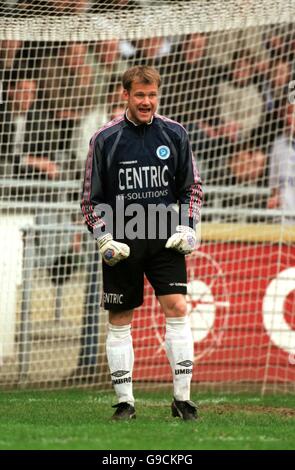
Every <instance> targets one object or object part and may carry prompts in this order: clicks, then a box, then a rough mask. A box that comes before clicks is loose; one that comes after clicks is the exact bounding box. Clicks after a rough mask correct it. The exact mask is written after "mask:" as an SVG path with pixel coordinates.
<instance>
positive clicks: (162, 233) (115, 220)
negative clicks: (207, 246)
mask: <svg viewBox="0 0 295 470" xmlns="http://www.w3.org/2000/svg"><path fill="white" fill-rule="evenodd" d="M95 214H96V215H97V216H98V217H99V218H100V222H98V223H97V224H96V226H95V228H94V230H93V235H94V237H95V238H100V237H102V236H103V235H105V233H106V230H107V232H110V233H112V234H113V236H114V238H115V239H116V240H124V239H128V240H134V239H136V238H137V239H142V240H144V239H148V240H155V239H158V240H159V239H160V240H165V239H167V238H168V237H169V236H170V235H171V234H173V233H174V232H175V231H176V227H177V226H178V225H184V226H186V227H188V226H189V225H190V220H191V217H190V214H191V208H190V206H189V204H182V205H181V206H180V210H178V208H177V206H176V205H175V204H170V205H168V206H165V205H164V204H147V205H146V206H143V205H142V204H137V203H132V204H128V205H125V204H124V199H117V200H116V205H115V207H114V208H113V207H112V206H110V205H109V204H98V205H97V206H96V207H95ZM200 234H201V225H200V221H199V222H198V224H197V231H196V238H197V242H200V239H201V236H200Z"/></svg>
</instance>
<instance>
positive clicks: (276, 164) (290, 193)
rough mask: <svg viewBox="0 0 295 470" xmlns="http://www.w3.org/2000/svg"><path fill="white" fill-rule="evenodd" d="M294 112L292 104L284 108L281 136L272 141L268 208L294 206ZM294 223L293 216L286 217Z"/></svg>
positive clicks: (283, 208) (291, 207) (288, 207)
mask: <svg viewBox="0 0 295 470" xmlns="http://www.w3.org/2000/svg"><path fill="white" fill-rule="evenodd" d="M294 137H295V113H294V106H293V105H290V104H289V105H287V106H286V108H285V128H284V132H283V133H282V135H281V136H279V137H277V138H276V139H275V141H274V144H273V148H272V151H271V154H270V176H269V186H270V189H271V196H270V197H269V199H268V202H267V207H268V208H269V209H278V208H279V209H282V211H285V210H291V211H294V208H295V150H294ZM285 220H287V221H288V222H289V223H294V221H295V217H294V216H293V217H288V216H287V217H286V218H285Z"/></svg>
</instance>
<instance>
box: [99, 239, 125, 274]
mask: <svg viewBox="0 0 295 470" xmlns="http://www.w3.org/2000/svg"><path fill="white" fill-rule="evenodd" d="M97 244H98V248H99V252H100V254H101V256H102V258H103V260H104V261H105V262H106V264H108V265H109V266H115V264H117V263H118V262H119V261H121V260H123V259H125V258H128V256H129V255H130V248H129V246H128V245H126V243H120V242H116V241H115V240H114V239H113V237H112V235H111V234H110V233H108V234H106V235H104V236H103V237H101V238H99V239H98V240H97Z"/></svg>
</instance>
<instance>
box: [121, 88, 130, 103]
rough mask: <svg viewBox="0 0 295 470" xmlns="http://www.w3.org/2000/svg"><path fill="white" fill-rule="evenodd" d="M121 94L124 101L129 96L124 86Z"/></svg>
mask: <svg viewBox="0 0 295 470" xmlns="http://www.w3.org/2000/svg"><path fill="white" fill-rule="evenodd" d="M122 96H123V99H124V100H125V101H127V100H128V98H129V91H128V90H125V88H124V89H123V92H122Z"/></svg>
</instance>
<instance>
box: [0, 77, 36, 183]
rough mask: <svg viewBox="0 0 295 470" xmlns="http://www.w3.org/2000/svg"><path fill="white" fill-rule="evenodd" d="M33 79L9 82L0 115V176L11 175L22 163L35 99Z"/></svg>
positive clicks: (13, 174) (34, 82) (16, 171)
mask: <svg viewBox="0 0 295 470" xmlns="http://www.w3.org/2000/svg"><path fill="white" fill-rule="evenodd" d="M36 95H37V84H36V81H35V80H32V79H28V78H24V79H21V80H17V81H14V82H11V83H10V86H9V88H8V91H7V99H6V101H5V102H4V104H3V108H2V110H1V117H0V138H1V172H0V173H1V176H6V177H13V176H16V175H17V174H18V172H19V167H20V164H21V163H23V152H24V146H25V134H26V127H27V125H28V123H29V122H30V121H31V120H32V108H33V106H34V104H35V101H36Z"/></svg>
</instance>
